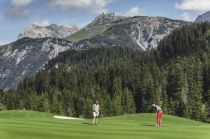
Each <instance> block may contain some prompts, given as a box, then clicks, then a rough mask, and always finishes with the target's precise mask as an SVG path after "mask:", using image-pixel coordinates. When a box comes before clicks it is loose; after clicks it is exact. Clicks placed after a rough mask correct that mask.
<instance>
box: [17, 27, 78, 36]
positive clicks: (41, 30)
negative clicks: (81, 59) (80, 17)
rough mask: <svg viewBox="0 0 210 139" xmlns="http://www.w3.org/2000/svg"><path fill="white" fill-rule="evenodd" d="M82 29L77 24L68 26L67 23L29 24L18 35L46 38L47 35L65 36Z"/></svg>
mask: <svg viewBox="0 0 210 139" xmlns="http://www.w3.org/2000/svg"><path fill="white" fill-rule="evenodd" d="M78 30H80V28H79V27H78V26H76V25H73V26H67V25H56V24H52V25H50V26H46V27H43V26H38V25H35V24H31V25H29V26H28V27H27V28H25V30H24V31H23V32H22V33H20V34H19V35H18V39H21V38H25V37H28V38H46V37H56V38H65V37H67V36H69V35H71V34H73V33H75V32H77V31H78Z"/></svg>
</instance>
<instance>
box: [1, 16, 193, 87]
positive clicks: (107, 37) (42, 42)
mask: <svg viewBox="0 0 210 139" xmlns="http://www.w3.org/2000/svg"><path fill="white" fill-rule="evenodd" d="M188 24H191V23H189V22H184V21H177V20H171V19H168V18H164V17H147V16H136V17H124V16H121V15H116V14H114V13H108V14H102V15H99V16H98V17H96V18H95V20H94V21H93V22H91V23H90V24H89V25H87V26H86V27H84V28H83V29H81V30H79V28H78V27H76V26H70V27H67V26H58V25H55V24H53V25H50V26H47V27H41V26H37V25H34V24H32V25H30V26H28V27H27V28H26V29H25V31H24V32H23V33H20V35H19V40H17V41H16V42H13V43H11V44H9V45H4V46H2V47H0V60H1V61H0V64H1V65H3V66H1V67H0V88H9V87H16V85H17V84H18V82H19V81H21V79H23V78H24V77H25V76H27V75H33V74H34V73H35V72H37V71H39V70H40V69H42V68H43V66H44V64H46V63H47V62H48V61H49V60H50V59H51V58H54V57H56V56H57V54H58V53H59V52H63V51H65V50H68V49H70V48H72V49H79V50H81V49H89V48H92V47H101V46H109V47H110V46H111V47H115V46H125V47H131V48H138V49H140V50H146V49H148V48H152V47H157V43H158V42H159V41H160V40H162V39H163V38H164V37H165V36H166V35H168V34H169V33H170V32H172V31H173V30H174V29H176V28H179V27H181V26H183V25H188ZM72 33H73V34H72ZM69 34H72V35H69ZM66 36H68V37H66ZM51 37H52V38H51ZM54 37H55V38H54ZM58 38H60V39H58ZM61 38H62V39H61ZM64 38H65V39H67V40H64ZM69 40H70V41H69Z"/></svg>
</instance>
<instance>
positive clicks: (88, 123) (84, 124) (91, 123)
mask: <svg viewBox="0 0 210 139" xmlns="http://www.w3.org/2000/svg"><path fill="white" fill-rule="evenodd" d="M82 124H83V125H93V124H92V123H82Z"/></svg>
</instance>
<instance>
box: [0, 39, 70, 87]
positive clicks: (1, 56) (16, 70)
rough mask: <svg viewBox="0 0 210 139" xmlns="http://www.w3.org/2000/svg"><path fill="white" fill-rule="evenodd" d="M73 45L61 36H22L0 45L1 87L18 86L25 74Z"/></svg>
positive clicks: (34, 70)
mask: <svg viewBox="0 0 210 139" xmlns="http://www.w3.org/2000/svg"><path fill="white" fill-rule="evenodd" d="M72 47H73V44H72V42H70V41H67V40H63V39H59V38H36V39H32V38H22V39H19V40H17V41H16V42H13V43H11V44H8V45H4V46H2V47H0V65H1V67H0V88H10V87H16V85H17V83H18V82H19V81H21V80H22V79H23V78H24V77H25V76H27V75H33V74H34V73H36V72H37V71H39V70H40V69H42V68H43V67H44V65H45V64H46V63H47V62H48V61H49V60H50V59H52V58H54V57H56V56H57V55H58V53H59V52H63V51H65V50H67V49H70V48H72Z"/></svg>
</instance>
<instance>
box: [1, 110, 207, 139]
mask: <svg viewBox="0 0 210 139" xmlns="http://www.w3.org/2000/svg"><path fill="white" fill-rule="evenodd" d="M154 119H155V115H154V114H135V115H125V116H119V117H111V118H103V119H101V120H100V126H92V125H90V123H91V121H90V120H81V121H74V120H58V119H53V115H52V114H48V113H40V112H33V111H4V112H0V137H1V138H2V139H29V138H30V139H61V138H62V139H107V138H109V139H131V138H132V139H208V138H210V132H209V131H210V125H208V124H204V123H200V122H195V121H191V120H186V119H182V118H177V117H174V116H167V115H164V125H163V126H162V127H161V128H159V127H155V126H151V125H152V124H154Z"/></svg>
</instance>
